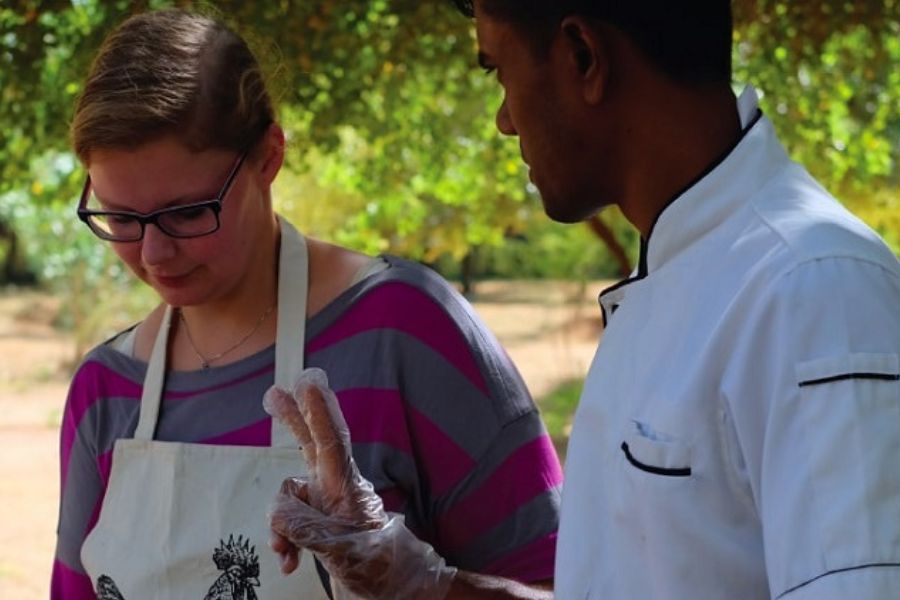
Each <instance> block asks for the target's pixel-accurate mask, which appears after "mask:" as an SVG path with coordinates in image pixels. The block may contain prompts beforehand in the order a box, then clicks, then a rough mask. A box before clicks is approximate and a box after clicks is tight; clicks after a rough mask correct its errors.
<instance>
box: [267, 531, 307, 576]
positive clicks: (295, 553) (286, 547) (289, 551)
mask: <svg viewBox="0 0 900 600" xmlns="http://www.w3.org/2000/svg"><path fill="white" fill-rule="evenodd" d="M269 546H271V548H272V550H274V551H275V552H276V553H277V554H278V558H279V561H280V563H281V572H282V573H283V574H285V575H290V574H291V573H293V572H294V571H295V570H297V567H299V566H300V551H299V550H298V549H297V547H296V546H294V545H293V544H292V543H291V542H290V540H288V539H287V538H286V537H284V536H281V535H278V534H277V533H275V532H274V531H273V532H272V537H271V539H270V540H269Z"/></svg>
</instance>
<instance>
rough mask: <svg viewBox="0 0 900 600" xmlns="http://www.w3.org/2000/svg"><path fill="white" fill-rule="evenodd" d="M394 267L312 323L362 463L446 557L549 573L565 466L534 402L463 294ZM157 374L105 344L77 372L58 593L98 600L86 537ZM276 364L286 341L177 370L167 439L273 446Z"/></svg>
mask: <svg viewBox="0 0 900 600" xmlns="http://www.w3.org/2000/svg"><path fill="white" fill-rule="evenodd" d="M387 262H388V268H387V269H384V270H382V271H381V272H379V273H376V274H374V275H371V276H370V277H368V278H366V279H364V280H363V281H361V282H359V283H357V284H356V285H354V286H353V287H351V288H350V289H348V290H347V291H345V292H344V293H343V294H341V295H340V296H339V297H338V298H337V299H335V300H334V301H333V302H332V303H331V304H329V305H328V306H327V307H326V308H325V309H323V310H322V311H321V312H320V313H318V314H317V315H315V316H314V317H313V318H312V319H310V320H309V321H308V322H307V341H306V357H305V362H306V366H308V367H319V368H321V369H323V370H324V371H325V372H326V373H328V378H329V383H330V385H331V387H332V388H333V389H334V391H335V393H336V395H337V397H338V400H339V402H340V405H341V408H342V410H343V412H344V416H345V418H346V420H347V424H348V425H349V427H350V432H351V436H352V439H353V455H354V458H355V460H356V462H357V463H358V465H359V469H360V471H361V472H362V474H363V475H364V476H365V477H366V478H367V479H369V480H370V481H371V482H372V483H373V485H374V486H375V489H376V491H377V492H378V493H379V495H380V496H381V497H382V499H383V500H384V504H385V508H386V509H387V510H389V511H393V512H399V513H403V514H404V515H405V516H406V523H407V525H408V526H409V527H410V529H412V530H413V531H414V532H415V533H416V534H417V535H418V536H419V537H420V538H422V539H424V540H425V541H427V542H429V543H431V544H432V545H433V546H434V547H435V549H436V550H437V551H438V552H439V553H440V554H441V555H442V556H444V557H445V558H446V559H447V562H448V563H450V564H452V565H455V566H457V567H459V568H461V569H465V570H470V571H476V572H481V573H487V574H495V575H501V576H505V577H509V578H513V579H518V580H520V581H525V582H528V581H538V580H542V579H549V578H551V577H552V576H553V563H554V557H555V547H556V530H557V525H558V517H559V514H558V513H559V492H560V486H561V484H562V472H561V469H560V465H559V460H558V458H557V456H556V453H555V451H554V449H553V445H552V444H551V442H550V439H549V437H548V435H547V433H546V430H545V429H544V426H543V424H542V422H541V420H540V416H539V413H538V410H537V408H536V407H535V405H534V402H533V401H532V399H531V397H530V396H529V394H528V391H527V389H526V388H525V385H524V383H523V382H522V379H521V377H520V376H519V374H518V372H517V371H516V369H515V367H514V365H513V364H512V362H511V361H510V360H509V358H508V357H507V355H506V353H505V352H504V351H503V349H502V348H501V346H500V345H499V343H498V342H497V340H496V339H495V338H494V337H493V336H492V335H491V334H490V332H489V331H488V330H487V329H486V327H485V326H484V325H483V324H482V322H481V321H480V320H479V318H478V317H477V316H476V315H475V313H474V311H473V309H472V307H471V306H470V305H469V304H468V303H467V302H466V301H465V299H463V298H462V297H461V296H460V295H459V294H458V293H457V292H456V291H455V290H454V289H452V288H451V287H450V286H449V285H448V284H447V283H446V282H445V281H444V280H443V279H441V278H440V277H439V276H438V275H436V274H434V273H433V272H431V271H430V270H428V269H426V268H424V267H422V266H420V265H418V264H415V263H411V262H408V261H403V260H400V259H396V258H388V259H387ZM146 368H147V364H146V363H144V362H141V361H139V360H136V359H134V358H132V357H130V356H127V355H125V354H122V353H121V352H119V351H117V350H114V349H113V348H112V346H111V345H110V344H109V343H108V342H107V343H106V344H103V345H101V346H99V347H97V348H95V349H94V350H93V351H91V353H90V354H89V355H88V356H87V357H86V359H85V361H84V363H83V364H82V365H81V366H80V368H79V369H78V371H77V372H76V374H75V377H74V379H73V381H72V384H71V387H70V390H69V396H68V400H67V403H66V409H65V412H64V414H63V423H62V431H61V441H60V464H61V490H62V492H61V501H60V518H59V527H58V541H57V550H56V560H55V563H54V569H53V581H52V584H51V598H54V599H60V598H65V599H66V600H73V599H74V600H79V599H81V598H91V599H92V598H94V594H93V591H92V589H91V582H90V580H89V578H88V577H87V575H86V574H85V573H84V570H83V568H82V565H81V560H80V558H79V555H80V551H81V545H82V543H83V541H84V539H85V538H86V536H87V534H88V533H89V532H90V531H91V529H92V528H93V526H94V525H95V524H96V522H97V519H98V517H99V511H100V506H101V503H102V500H103V495H104V492H105V489H106V485H107V483H108V481H109V474H110V468H111V462H112V450H113V445H114V443H115V441H116V439H119V438H130V437H132V436H133V434H134V430H135V428H136V427H137V421H138V414H139V404H140V398H141V388H142V382H143V380H144V374H145V372H146ZM274 368H275V348H274V346H272V347H270V348H268V349H266V350H263V351H262V352H259V353H257V354H255V355H253V356H250V357H248V358H246V359H243V360H240V361H238V362H235V363H232V364H228V365H224V366H221V367H212V368H210V369H206V370H198V371H176V372H171V373H169V374H168V375H167V377H166V389H165V392H164V394H163V399H162V404H161V407H160V415H159V421H158V427H157V433H156V439H157V440H160V441H180V442H188V443H198V444H222V445H238V446H239V445H245V446H268V445H269V444H270V437H271V421H270V417H269V416H268V415H267V414H266V413H265V412H264V411H263V408H262V396H263V394H264V393H265V391H266V390H267V389H268V388H269V387H270V386H271V385H272V384H273V382H274ZM275 492H276V490H273V491H272V493H273V496H274V494H275ZM261 500H262V501H269V500H270V498H265V499H261Z"/></svg>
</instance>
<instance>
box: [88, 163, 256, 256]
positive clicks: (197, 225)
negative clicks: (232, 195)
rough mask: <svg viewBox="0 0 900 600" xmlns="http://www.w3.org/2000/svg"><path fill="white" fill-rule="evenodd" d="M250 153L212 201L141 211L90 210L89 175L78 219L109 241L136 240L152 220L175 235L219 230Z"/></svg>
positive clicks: (201, 233) (207, 233) (175, 236)
mask: <svg viewBox="0 0 900 600" xmlns="http://www.w3.org/2000/svg"><path fill="white" fill-rule="evenodd" d="M246 158H247V152H246V151H245V152H242V153H241V155H240V156H239V157H238V159H237V161H235V163H234V166H233V167H232V168H231V172H230V173H228V178H227V179H226V180H225V185H223V186H222V189H221V190H220V191H219V193H218V194H217V195H216V197H215V198H213V199H212V200H204V201H202V202H192V203H191V204H182V205H181V206H172V207H170V208H163V209H161V210H155V211H153V212H151V213H147V214H141V213H136V212H131V211H124V210H89V209H88V208H87V204H88V199H89V198H90V195H91V177H90V175H88V178H87V181H85V183H84V190H83V191H82V192H81V200H80V201H79V203H78V218H79V219H81V220H82V221H84V222H85V223H86V224H87V226H88V227H90V228H91V231H93V232H94V233H95V234H96V235H97V237H99V238H100V239H103V240H108V241H110V242H137V241H139V240H141V239H143V237H144V229H146V227H147V225H148V224H150V223H152V224H154V225H156V226H157V227H159V230H160V231H162V232H163V233H165V234H166V235H168V236H171V237H174V238H192V237H199V236H202V235H209V234H210V233H213V232H215V231H217V230H218V229H219V213H220V212H222V201H223V200H225V196H226V195H227V194H228V190H229V189H231V184H232V183H233V182H234V180H235V178H236V177H237V174H238V171H239V170H240V168H241V165H243V164H244V159H246Z"/></svg>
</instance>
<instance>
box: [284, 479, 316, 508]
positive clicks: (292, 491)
mask: <svg viewBox="0 0 900 600" xmlns="http://www.w3.org/2000/svg"><path fill="white" fill-rule="evenodd" d="M280 492H281V493H282V494H284V495H286V496H292V497H294V498H296V499H298V500H300V501H301V502H305V503H306V504H309V482H308V481H306V480H305V479H300V478H299V477H288V478H287V479H285V480H284V481H282V482H281V490H280Z"/></svg>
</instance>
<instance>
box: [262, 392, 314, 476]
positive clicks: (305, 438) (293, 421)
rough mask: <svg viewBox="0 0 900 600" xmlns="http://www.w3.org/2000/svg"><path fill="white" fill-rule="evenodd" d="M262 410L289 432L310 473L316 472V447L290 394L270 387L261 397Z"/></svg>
mask: <svg viewBox="0 0 900 600" xmlns="http://www.w3.org/2000/svg"><path fill="white" fill-rule="evenodd" d="M263 408H264V409H265V411H266V412H267V413H269V414H270V415H271V416H272V417H274V418H276V419H278V420H279V421H281V422H282V423H284V425H286V426H287V427H288V429H290V430H291V432H292V433H293V434H294V437H295V438H297V442H299V444H300V448H301V450H302V451H303V456H304V457H305V458H306V463H307V466H308V468H309V470H310V472H311V473H315V470H316V446H315V443H313V439H312V435H310V432H309V427H307V426H306V421H305V420H304V419H303V415H301V414H300V410H299V408H298V406H297V402H296V400H295V399H294V397H293V395H291V393H290V392H288V391H286V390H283V389H281V388H280V387H277V386H274V385H273V386H272V387H270V388H269V389H268V390H267V391H266V393H265V395H264V396H263Z"/></svg>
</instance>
